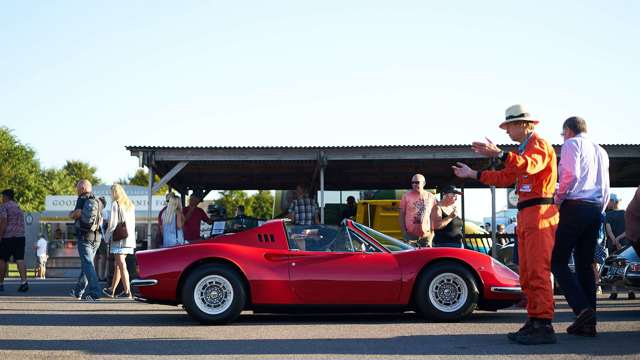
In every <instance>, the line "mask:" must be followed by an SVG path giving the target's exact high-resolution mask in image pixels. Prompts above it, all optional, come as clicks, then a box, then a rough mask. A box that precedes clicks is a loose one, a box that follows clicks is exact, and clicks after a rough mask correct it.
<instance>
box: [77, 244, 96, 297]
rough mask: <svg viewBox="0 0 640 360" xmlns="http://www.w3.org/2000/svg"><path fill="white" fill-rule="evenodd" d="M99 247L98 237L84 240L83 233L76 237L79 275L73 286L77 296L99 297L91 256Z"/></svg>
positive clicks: (92, 256)
mask: <svg viewBox="0 0 640 360" xmlns="http://www.w3.org/2000/svg"><path fill="white" fill-rule="evenodd" d="M98 247H100V238H99V237H98V238H97V239H96V240H93V241H91V240H86V239H85V237H84V236H83V235H79V237H78V255H80V277H78V283H77V284H76V287H75V292H76V294H77V295H78V296H82V295H83V294H85V295H91V297H93V298H94V299H97V298H99V297H100V294H101V291H100V286H99V285H98V275H97V274H96V268H95V267H94V265H93V258H94V257H95V255H96V252H97V251H98Z"/></svg>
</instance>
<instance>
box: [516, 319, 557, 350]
mask: <svg viewBox="0 0 640 360" xmlns="http://www.w3.org/2000/svg"><path fill="white" fill-rule="evenodd" d="M515 341H516V342H517V343H518V344H522V345H540V344H555V343H557V342H558V339H556V333H555V331H553V326H552V325H551V320H545V319H532V321H531V330H529V331H528V332H527V333H523V334H522V335H518V336H516V340H515Z"/></svg>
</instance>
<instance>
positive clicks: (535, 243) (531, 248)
mask: <svg viewBox="0 0 640 360" xmlns="http://www.w3.org/2000/svg"><path fill="white" fill-rule="evenodd" d="M503 159H504V160H505V161H504V164H505V168H504V169H502V170H497V171H495V170H486V171H481V172H480V173H479V174H478V179H479V180H480V181H481V182H482V183H484V184H487V185H496V186H500V187H508V186H511V185H513V184H514V183H515V185H516V191H517V193H518V210H519V211H518V225H517V235H518V257H519V259H520V284H521V286H522V290H523V291H524V293H525V295H526V296H527V299H528V301H527V313H528V315H529V318H537V319H549V320H551V319H553V309H554V302H553V286H552V283H551V252H552V250H553V244H554V241H555V235H556V227H557V226H558V221H559V215H558V209H557V207H556V206H555V205H553V204H552V199H553V194H554V192H555V189H556V182H557V180H558V168H557V160H556V153H555V151H554V150H553V146H551V145H550V144H549V143H548V142H547V141H546V140H544V139H542V138H540V137H539V136H538V135H537V134H536V133H535V132H534V133H532V134H531V136H530V137H529V139H528V141H527V143H526V145H525V148H524V152H522V154H518V153H514V152H508V153H506V154H505V157H503Z"/></svg>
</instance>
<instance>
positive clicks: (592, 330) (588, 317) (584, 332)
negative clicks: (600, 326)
mask: <svg viewBox="0 0 640 360" xmlns="http://www.w3.org/2000/svg"><path fill="white" fill-rule="evenodd" d="M567 333H569V334H571V335H578V336H590V337H594V336H596V312H595V311H593V310H592V309H590V308H586V309H584V310H582V312H580V314H579V315H578V317H577V318H576V321H574V322H573V324H571V325H569V327H568V328H567Z"/></svg>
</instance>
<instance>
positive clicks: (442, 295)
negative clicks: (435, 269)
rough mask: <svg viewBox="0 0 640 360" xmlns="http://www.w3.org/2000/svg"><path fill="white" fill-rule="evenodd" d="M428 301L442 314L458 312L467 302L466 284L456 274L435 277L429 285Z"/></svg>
mask: <svg viewBox="0 0 640 360" xmlns="http://www.w3.org/2000/svg"><path fill="white" fill-rule="evenodd" d="M428 293H429V300H430V301H431V304H432V305H433V306H434V307H435V308H436V309H438V310H440V311H442V312H447V313H449V312H454V311H458V310H460V308H462V306H464V304H465V302H467V297H468V296H469V289H468V288H467V283H466V282H465V281H464V279H462V277H460V276H459V275H457V274H454V273H443V274H440V275H438V276H436V277H435V278H434V279H433V280H432V281H431V283H430V284H429V289H428Z"/></svg>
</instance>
